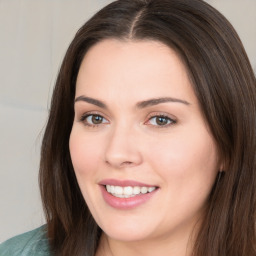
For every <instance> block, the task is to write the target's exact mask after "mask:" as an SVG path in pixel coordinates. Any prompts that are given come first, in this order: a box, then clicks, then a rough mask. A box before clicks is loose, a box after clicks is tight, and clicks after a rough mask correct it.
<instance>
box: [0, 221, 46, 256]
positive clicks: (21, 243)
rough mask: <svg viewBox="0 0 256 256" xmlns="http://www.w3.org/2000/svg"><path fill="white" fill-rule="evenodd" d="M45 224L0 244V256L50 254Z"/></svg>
mask: <svg viewBox="0 0 256 256" xmlns="http://www.w3.org/2000/svg"><path fill="white" fill-rule="evenodd" d="M50 255H51V253H50V250H49V243H48V239H47V237H46V226H45V225H44V226H42V227H39V228H37V229H35V230H32V231H29V232H27V233H24V234H21V235H18V236H15V237H13V238H11V239H9V240H7V241H6V242H4V243H2V244H0V256H50Z"/></svg>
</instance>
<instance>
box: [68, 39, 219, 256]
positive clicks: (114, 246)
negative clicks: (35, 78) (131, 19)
mask: <svg viewBox="0 0 256 256" xmlns="http://www.w3.org/2000/svg"><path fill="white" fill-rule="evenodd" d="M80 96H85V97H90V98H93V99H97V100H99V101H100V102H103V103H104V104H105V106H106V108H103V107H102V106H96V105H95V104H93V103H89V102H85V101H83V100H77V101H76V102H75V118H74V123H73V128H72V132H71V136H70V153H71V159H72V163H73V166H74V170H75V174H76V177H77V180H78V183H79V186H80V189H81V192H82V194H83V196H84V199H85V201H86V203H87V205H88V207H89V208H90V210H91V213H92V215H93V217H94V218H95V220H96V222H97V224H98V225H99V226H100V227H101V228H102V230H103V231H104V232H103V235H102V237H101V240H100V245H99V249H98V252H97V254H96V255H122V256H130V255H147V256H151V255H154V256H155V255H162V256H164V255H175V256H185V255H190V254H191V248H192V246H193V234H194V233H193V231H194V232H195V231H196V223H200V217H201V216H202V212H203V208H204V206H205V203H206V201H207V198H208V196H209V193H210V191H211V189H212V186H213V183H214V181H215V179H216V175H217V172H218V170H219V167H220V166H219V161H218V154H217V148H216V144H215V142H214V140H213V138H212V136H211V134H210V133H209V130H208V127H207V124H206V123H205V121H204V119H203V116H202V113H201V110H200V107H199V104H198V100H197V98H196V96H195V94H194V91H193V88H192V86H191V83H190V81H189V78H188V75H187V73H186V69H185V67H184V65H183V63H182V62H181V60H180V59H179V57H178V56H177V54H176V53H175V52H174V51H173V50H172V49H170V48H169V47H167V46H166V45H164V44H162V43H160V42H155V41H118V40H114V39H108V40H105V41H102V42H100V43H98V44H96V45H95V46H93V47H92V48H91V49H90V50H89V51H88V52H87V54H86V55H85V57H84V59H83V62H82V64H81V67H80V70H79V74H78V78H77V85H76V96H75V97H76V98H78V97H80ZM166 97H171V98H174V99H177V100H175V101H168V102H164V103H159V104H154V105H150V106H143V107H142V106H140V107H139V106H138V103H140V102H142V101H147V100H149V99H152V98H166ZM90 114H93V115H94V117H97V116H101V117H102V119H101V121H100V122H99V124H97V125H95V124H94V123H95V122H94V123H93V120H94V119H93V120H92V118H91V117H92V116H88V117H87V118H85V119H84V120H81V118H82V117H83V116H85V115H90ZM159 115H162V116H166V117H165V118H164V121H166V122H165V123H164V124H163V125H159V122H157V120H159V118H157V117H156V116H159ZM160 124H161V123H160ZM103 179H117V180H135V181H138V182H142V183H146V184H149V185H154V186H157V187H158V190H157V191H156V192H155V194H154V195H153V196H152V197H151V198H150V200H148V201H147V202H146V203H144V204H142V205H140V206H138V207H135V208H133V209H129V210H120V209H116V208H113V207H111V206H110V205H108V204H107V203H106V202H105V200H104V199H103V196H102V193H101V190H100V188H99V187H100V186H99V182H100V181H101V180H103Z"/></svg>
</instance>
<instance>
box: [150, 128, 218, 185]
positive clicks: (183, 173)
mask: <svg viewBox="0 0 256 256" xmlns="http://www.w3.org/2000/svg"><path fill="white" fill-rule="evenodd" d="M198 134H199V135H196V134H193V136H192V135H188V136H185V135H184V134H182V136H179V135H177V134H176V135H174V136H170V137H169V138H168V139H166V140H158V142H157V143H154V145H155V146H154V147H153V146H152V145H148V146H147V148H148V151H147V158H148V161H150V163H151V165H152V166H153V167H154V169H155V170H156V171H157V172H158V174H159V175H160V176H162V178H163V179H164V180H167V181H168V182H170V183H172V184H173V186H172V187H177V188H178V187H179V186H180V187H181V186H184V189H187V188H186V187H185V186H188V185H189V184H193V183H194V184H199V183H201V184H202V185H198V189H200V186H204V185H206V186H211V185H212V183H213V182H214V180H215V177H216V173H217V170H218V157H217V150H216V146H215V144H214V142H213V140H212V138H211V137H210V136H209V135H208V134H207V133H198ZM150 149H152V150H150ZM195 189H196V186H195Z"/></svg>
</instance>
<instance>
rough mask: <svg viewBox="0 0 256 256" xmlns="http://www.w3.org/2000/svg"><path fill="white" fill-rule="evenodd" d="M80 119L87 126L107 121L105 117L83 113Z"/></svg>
mask: <svg viewBox="0 0 256 256" xmlns="http://www.w3.org/2000/svg"><path fill="white" fill-rule="evenodd" d="M80 120H81V121H82V122H84V123H85V124H86V125H88V126H97V125H100V124H105V123H108V120H107V119H105V118H104V117H103V116H101V115H97V114H85V115H83V116H82V117H81V119H80Z"/></svg>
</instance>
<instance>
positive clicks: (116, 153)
mask: <svg viewBox="0 0 256 256" xmlns="http://www.w3.org/2000/svg"><path fill="white" fill-rule="evenodd" d="M108 136H109V137H108V143H107V147H106V151H105V161H106V163H107V164H108V165H111V166H112V167H113V168H115V169H121V168H125V167H126V168H127V167H134V166H137V165H139V164H141V162H142V155H141V152H140V150H139V144H138V139H139V138H138V134H137V135H136V131H134V130H133V129H132V128H128V127H124V126H123V127H116V128H115V129H113V130H112V131H111V133H110V134H109V135H108Z"/></svg>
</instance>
